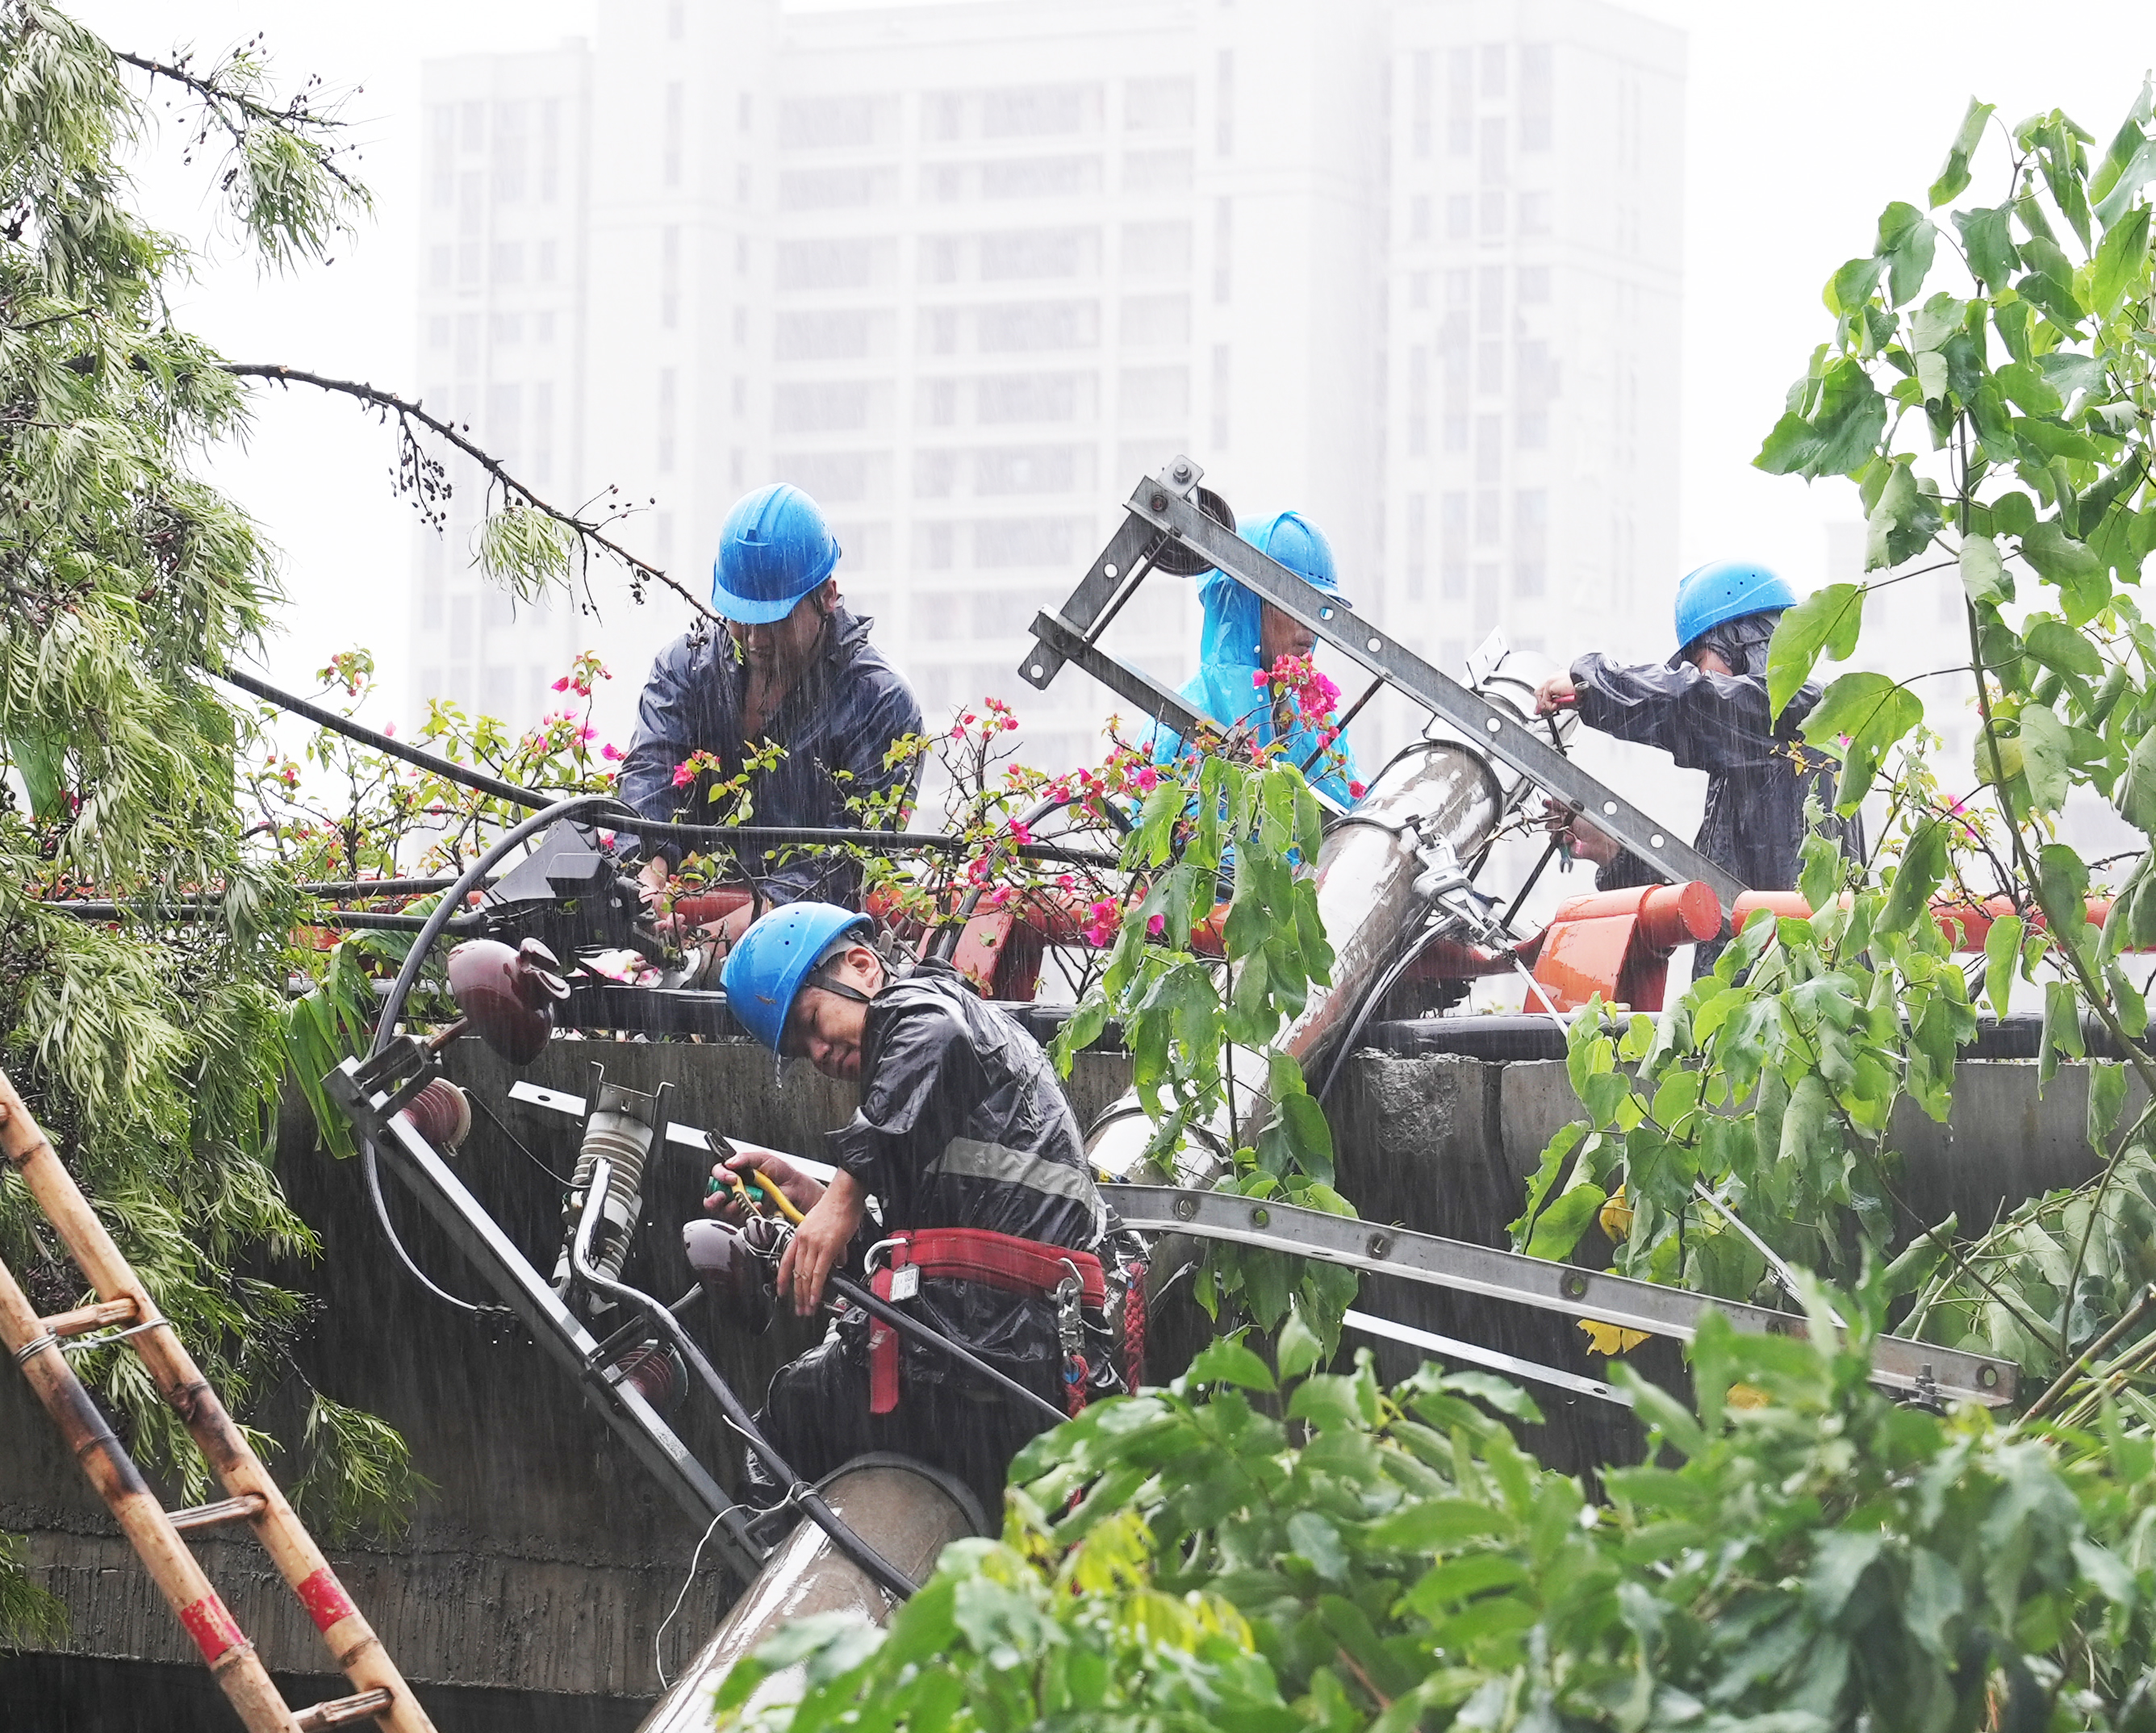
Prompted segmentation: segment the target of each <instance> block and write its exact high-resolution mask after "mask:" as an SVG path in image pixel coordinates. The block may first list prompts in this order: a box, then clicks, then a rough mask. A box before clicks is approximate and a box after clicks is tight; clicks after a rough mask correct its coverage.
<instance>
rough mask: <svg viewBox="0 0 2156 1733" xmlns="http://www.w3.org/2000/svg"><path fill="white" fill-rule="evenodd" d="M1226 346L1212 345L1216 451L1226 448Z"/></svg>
mask: <svg viewBox="0 0 2156 1733" xmlns="http://www.w3.org/2000/svg"><path fill="white" fill-rule="evenodd" d="M1228 377H1229V355H1228V346H1227V345H1226V344H1225V343H1215V344H1214V346H1213V446H1214V449H1215V450H1216V451H1225V450H1226V449H1228Z"/></svg>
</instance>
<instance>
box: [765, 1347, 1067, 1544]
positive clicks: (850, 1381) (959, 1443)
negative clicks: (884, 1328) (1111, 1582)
mask: <svg viewBox="0 0 2156 1733" xmlns="http://www.w3.org/2000/svg"><path fill="white" fill-rule="evenodd" d="M908 1371H909V1372H910V1371H911V1368H909V1369H908ZM1027 1382H1030V1383H1034V1384H1039V1383H1040V1382H1041V1380H1040V1379H1039V1378H1034V1379H1029V1380H1028V1381H1027ZM1056 1387H1057V1388H1058V1389H1059V1390H1060V1388H1061V1380H1060V1375H1059V1376H1058V1377H1057V1380H1056ZM1041 1393H1042V1395H1044V1396H1047V1395H1048V1391H1047V1389H1046V1388H1045V1387H1043V1388H1042V1391H1041ZM1050 1400H1055V1398H1054V1397H1050ZM756 1423H757V1428H758V1429H759V1430H760V1431H761V1432H762V1433H763V1435H764V1437H765V1438H768V1439H769V1440H770V1441H771V1444H772V1448H773V1449H775V1450H777V1451H778V1454H780V1455H781V1456H783V1457H784V1458H785V1459H786V1461H787V1464H788V1466H789V1467H790V1468H792V1469H793V1472H794V1473H795V1474H798V1475H799V1476H800V1477H801V1478H802V1479H803V1480H807V1481H811V1482H814V1481H817V1480H820V1479H823V1478H824V1475H826V1474H829V1473H830V1472H831V1471H832V1470H833V1469H836V1468H839V1467H840V1466H842V1465H843V1464H846V1463H848V1462H850V1461H851V1460H852V1459H854V1458H855V1457H856V1456H863V1455H866V1454H868V1453H870V1451H879V1450H892V1451H896V1452H898V1453H899V1454H901V1455H906V1456H911V1457H913V1458H916V1459H918V1460H920V1461H921V1462H925V1463H927V1464H928V1465H929V1466H930V1467H931V1468H937V1469H942V1470H943V1471H944V1472H945V1473H946V1474H952V1475H955V1476H956V1477H957V1479H960V1480H962V1481H964V1482H965V1484H967V1485H968V1487H970V1488H971V1489H973V1496H974V1497H975V1498H977V1499H978V1500H980V1501H981V1510H982V1512H983V1514H984V1515H986V1516H987V1517H988V1526H989V1528H990V1530H992V1531H994V1530H1000V1528H1001V1526H1002V1512H1003V1507H1004V1475H1005V1474H1007V1473H1008V1472H1009V1469H1010V1463H1011V1459H1012V1458H1013V1457H1014V1456H1015V1455H1017V1454H1018V1453H1019V1451H1020V1450H1021V1449H1022V1448H1024V1446H1025V1444H1026V1443H1027V1441H1028V1440H1029V1439H1031V1438H1034V1437H1036V1436H1037V1435H1039V1433H1044V1432H1046V1431H1047V1430H1048V1426H1049V1423H1048V1422H1047V1421H1046V1420H1045V1419H1043V1418H1041V1417H1040V1416H1039V1415H1038V1414H1036V1413H1034V1412H1033V1411H1032V1410H1031V1409H1028V1408H1021V1407H1019V1406H1018V1404H1017V1403H1015V1402H1012V1401H1010V1400H1009V1399H1008V1398H1006V1397H1002V1396H998V1395H995V1394H993V1393H990V1392H974V1391H971V1390H968V1389H967V1388H966V1387H964V1386H962V1385H961V1384H958V1383H956V1382H945V1381H937V1380H930V1379H927V1378H921V1377H911V1376H905V1377H901V1382H900V1386H899V1398H898V1406H897V1407H896V1408H894V1409H893V1410H892V1411H891V1413H888V1414H871V1413H870V1412H869V1368H868V1358H867V1355H866V1351H865V1350H864V1349H862V1348H860V1347H859V1346H856V1345H855V1344H854V1343H852V1342H850V1341H846V1340H844V1338H843V1337H840V1336H831V1337H829V1338H827V1339H826V1340H824V1341H821V1342H819V1343H818V1344H817V1345H816V1346H814V1347H813V1348H811V1349H810V1350H809V1351H808V1352H807V1353H806V1354H803V1356H801V1357H800V1358H799V1359H798V1360H795V1361H790V1362H789V1363H788V1364H787V1365H785V1366H781V1367H779V1369H778V1371H777V1372H774V1373H773V1375H772V1379H771V1389H770V1391H769V1392H768V1393H767V1395H766V1396H765V1397H764V1402H763V1412H762V1413H760V1414H758V1415H757V1417H756ZM785 1492H786V1489H785V1488H784V1487H783V1486H781V1485H779V1484H778V1481H777V1479H776V1478H775V1477H774V1476H773V1474H772V1473H771V1472H770V1470H769V1469H766V1468H765V1467H764V1466H763V1465H762V1463H760V1462H759V1461H758V1460H757V1456H756V1454H755V1453H754V1452H753V1451H751V1452H750V1453H749V1454H748V1472H747V1488H746V1489H745V1491H744V1494H743V1502H744V1503H746V1504H749V1505H757V1506H760V1507H764V1508H768V1507H769V1506H770V1505H775V1504H777V1503H778V1500H780V1499H781V1498H782V1497H783V1496H784V1495H785Z"/></svg>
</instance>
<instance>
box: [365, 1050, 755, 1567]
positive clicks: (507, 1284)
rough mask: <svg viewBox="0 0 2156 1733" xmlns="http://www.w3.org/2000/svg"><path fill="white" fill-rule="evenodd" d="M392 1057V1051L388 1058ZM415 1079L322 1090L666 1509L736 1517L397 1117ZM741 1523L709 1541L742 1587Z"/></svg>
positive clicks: (706, 1518)
mask: <svg viewBox="0 0 2156 1733" xmlns="http://www.w3.org/2000/svg"><path fill="white" fill-rule="evenodd" d="M395 1053H396V1049H392V1050H391V1054H392V1056H393V1055H394V1054H395ZM422 1075H423V1074H420V1075H413V1076H406V1077H404V1078H403V1079H402V1081H401V1082H396V1081H391V1084H390V1086H389V1087H387V1088H384V1087H382V1086H381V1084H382V1082H383V1081H384V1080H385V1079H384V1078H377V1077H375V1076H371V1075H370V1074H369V1073H368V1069H367V1066H365V1065H363V1064H362V1063H361V1062H360V1061H358V1060H356V1059H346V1060H345V1061H344V1063H343V1064H341V1065H340V1066H339V1067H338V1068H337V1069H336V1070H334V1071H332V1072H331V1073H330V1074H329V1075H328V1076H326V1077H325V1078H324V1079H322V1086H323V1088H324V1089H325V1090H327V1091H328V1093H329V1094H330V1095H331V1098H332V1099H333V1100H336V1103H337V1105H339V1106H340V1107H341V1108H342V1109H343V1110H344V1111H345V1113H346V1115H347V1116H348V1117H349V1118H350V1119H351V1120H352V1124H353V1125H354V1126H355V1127H356V1128H357V1131H358V1132H359V1135H360V1136H362V1137H363V1138H366V1139H367V1141H370V1142H372V1144H373V1145H374V1147H375V1151H376V1153H377V1155H378V1156H380V1157H381V1159H382V1161H384V1162H385V1163H386V1164H387V1165H388V1167H389V1170H390V1172H393V1173H394V1174H396V1175H397V1176H398V1178H400V1179H401V1180H403V1182H404V1183H405V1185H406V1187H408V1189H409V1191H410V1192H411V1193H412V1195H413V1197H416V1198H417V1199H418V1202H419V1203H420V1205H421V1207H423V1208H424V1209H425V1210H426V1212H427V1213H429V1215H431V1216H432V1217H433V1218H434V1220H435V1221H436V1222H437V1223H439V1224H440V1226H441V1228H442V1229H443V1231H444V1233H447V1234H448V1235H449V1238H450V1239H451V1240H452V1241H454V1243H455V1245H456V1248H457V1249H458V1250H459V1251H460V1252H462V1253H463V1254H465V1257H466V1258H468V1259H470V1260H471V1263H472V1265H473V1267H474V1268H475V1269H477V1270H478V1271H479V1273H480V1274H481V1275H482V1276H483V1277H484V1278H485V1280H486V1283H487V1284H488V1286H490V1287H491V1288H492V1289H494V1291H495V1293H496V1294H498V1295H500V1296H501V1299H502V1300H503V1302H504V1303H505V1304H506V1305H507V1307H508V1309H509V1310H511V1312H513V1313H515V1314H516V1317H517V1318H518V1320H520V1321H521V1323H522V1324H523V1325H524V1327H525V1328H526V1329H527V1330H529V1331H531V1339H532V1340H533V1341H536V1343H537V1344H538V1345H539V1346H540V1347H541V1348H542V1350H543V1351H545V1352H546V1353H547V1355H548V1356H550V1357H551V1358H552V1359H553V1360H554V1361H557V1363H558V1364H559V1365H560V1366H562V1368H563V1369H564V1370H565V1371H567V1372H568V1373H569V1375H570V1376H571V1377H572V1378H574V1379H576V1380H577V1382H578V1383H579V1384H580V1385H581V1386H582V1387H583V1389H584V1391H585V1393H586V1394H587V1396H588V1397H589V1399H590V1401H591V1403H592V1406H593V1407H594V1408H596V1409H597V1410H598V1413H599V1415H600V1417H601V1418H603V1419H604V1420H605V1421H606V1423H607V1424H608V1425H609V1426H610V1427H612V1428H613V1429H614V1431H615V1432H616V1433H619V1435H620V1436H621V1438H622V1439H623V1441H624V1443H627V1444H628V1446H629V1449H630V1451H631V1452H632V1453H633V1454H634V1455H635V1457H636V1459H638V1461H639V1462H641V1463H642V1464H644V1467H645V1468H646V1469H649V1470H650V1471H651V1473H652V1474H653V1475H654V1477H655V1478H656V1479H658V1481H659V1483H660V1484H661V1485H662V1486H664V1487H665V1489H666V1490H667V1492H668V1494H669V1495H670V1496H671V1497H672V1498H673V1500H674V1501H675V1503H676V1504H677V1505H680V1507H681V1508H682V1510H684V1511H685V1512H686V1513H687V1514H688V1515H689V1516H690V1518H691V1519H693V1520H695V1521H696V1522H697V1523H698V1524H700V1525H709V1524H711V1523H713V1522H715V1521H717V1519H719V1518H721V1516H726V1515H730V1514H731V1513H737V1512H738V1510H739V1506H738V1505H737V1502H736V1501H735V1500H732V1499H730V1498H728V1497H727V1496H726V1494H725V1492H724V1491H722V1490H721V1489H720V1486H719V1484H718V1482H717V1481H716V1480H715V1479H712V1478H711V1474H710V1473H709V1472H708V1471H707V1470H706V1469H705V1467H704V1465H703V1464H701V1463H700V1462H698V1461H697V1460H696V1457H695V1456H694V1455H693V1454H690V1450H689V1448H688V1446H687V1445H685V1444H684V1443H682V1442H681V1440H680V1438H678V1437H677V1436H676V1435H675V1433H674V1430H673V1428H670V1427H669V1426H668V1425H667V1424H666V1423H665V1421H664V1420H663V1419H661V1418H660V1416H659V1413H658V1411H657V1410H656V1409H654V1407H652V1406H651V1404H650V1403H649V1402H646V1401H645V1400H644V1397H643V1396H642V1395H640V1394H639V1392H638V1391H637V1389H636V1387H634V1385H633V1384H630V1383H629V1382H627V1381H625V1380H620V1379H610V1378H608V1377H605V1376H604V1372H603V1366H602V1365H601V1361H600V1355H599V1344H598V1341H597V1340H596V1339H595V1338H594V1337H593V1336H592V1334H591V1332H590V1331H588V1330H587V1329H585V1327H584V1325H583V1321H582V1320H579V1319H578V1318H577V1315H576V1314H575V1313H574V1312H572V1311H571V1310H569V1309H568V1307H567V1306H566V1305H563V1304H562V1300H561V1296H560V1295H557V1294H556V1293H555V1291H554V1289H553V1287H552V1284H550V1283H549V1282H548V1281H547V1279H546V1278H545V1277H543V1276H542V1275H541V1274H539V1272H538V1270H537V1269H535V1268H533V1267H532V1264H531V1260H530V1259H527V1258H526V1256H525V1255H524V1254H523V1253H522V1252H521V1250H520V1249H519V1248H517V1246H516V1243H515V1242H514V1241H512V1240H511V1238H509V1237H508V1235H506V1233H503V1232H502V1231H501V1228H500V1225H499V1224H498V1223H496V1222H495V1219H494V1218H493V1217H492V1216H491V1215H490V1214H489V1213H487V1210H486V1208H485V1206H484V1205H483V1204H481V1203H480V1201H479V1200H478V1199H477V1198H475V1197H473V1196H472V1194H471V1193H470V1192H469V1191H467V1190H466V1189H465V1186H464V1182H462V1181H461V1180H459V1178H458V1177H457V1176H456V1174H455V1173H454V1172H453V1171H452V1170H451V1168H450V1166H449V1163H448V1162H447V1161H444V1160H443V1159H442V1156H441V1155H440V1154H439V1152H438V1151H436V1150H435V1149H434V1146H433V1145H431V1144H430V1143H429V1142H428V1141H427V1139H426V1138H425V1137H424V1136H423V1135H421V1133H420V1131H419V1130H418V1127H417V1126H415V1125H413V1123H412V1121H411V1120H410V1119H409V1118H408V1117H407V1116H405V1115H403V1113H402V1112H400V1111H399V1110H400V1109H401V1108H402V1107H403V1105H404V1104H405V1102H406V1101H407V1100H409V1099H410V1096H411V1095H412V1094H413V1091H414V1089H415V1087H416V1084H418V1081H420V1080H421V1076H422ZM739 1520H740V1519H739V1517H738V1515H732V1520H731V1522H729V1521H717V1526H716V1528H715V1529H714V1530H713V1532H712V1536H711V1541H712V1545H713V1546H714V1547H715V1548H716V1550H717V1551H719V1552H720V1553H721V1556H724V1558H725V1559H726V1563H727V1565H728V1566H729V1567H730V1568H731V1569H732V1570H733V1571H735V1573H736V1574H737V1576H739V1577H740V1578H741V1580H742V1582H748V1581H750V1580H751V1579H752V1578H753V1577H755V1575H756V1573H757V1571H758V1570H759V1569H761V1568H762V1564H763V1557H762V1555H761V1554H759V1553H757V1552H756V1551H752V1549H751V1548H750V1547H749V1546H747V1545H746V1544H745V1543H744V1541H743V1539H742V1535H741V1533H740V1532H739V1531H738V1524H739Z"/></svg>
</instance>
